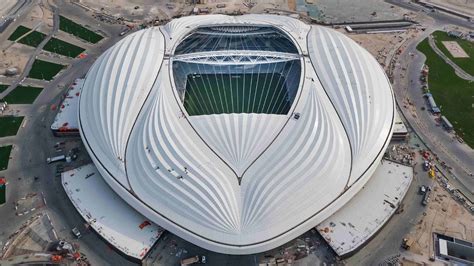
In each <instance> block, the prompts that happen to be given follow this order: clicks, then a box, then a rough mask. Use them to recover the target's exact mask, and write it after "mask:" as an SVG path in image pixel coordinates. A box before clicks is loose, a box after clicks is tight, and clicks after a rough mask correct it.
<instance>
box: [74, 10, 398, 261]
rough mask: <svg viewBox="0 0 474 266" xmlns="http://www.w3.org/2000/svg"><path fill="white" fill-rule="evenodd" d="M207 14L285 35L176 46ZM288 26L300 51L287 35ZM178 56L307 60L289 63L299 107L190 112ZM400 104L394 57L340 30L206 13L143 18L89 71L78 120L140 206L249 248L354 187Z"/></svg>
mask: <svg viewBox="0 0 474 266" xmlns="http://www.w3.org/2000/svg"><path fill="white" fill-rule="evenodd" d="M224 26H225V27H233V28H232V29H230V28H226V29H222V28H221V27H224ZM203 27H208V28H209V27H210V28H209V30H208V31H217V32H222V36H224V37H223V38H224V39H225V38H226V37H225V36H231V37H228V38H229V39H231V38H233V37H232V36H235V35H238V36H239V38H242V39H244V41H243V42H245V38H252V37H248V36H251V35H252V34H251V33H247V32H246V31H249V32H250V29H245V27H253V28H254V29H253V30H255V28H258V27H262V28H261V29H259V30H260V32H259V33H261V32H263V31H265V30H267V29H268V28H271V29H275V30H277V31H278V32H271V33H269V34H270V35H268V36H272V38H276V39H278V38H279V39H278V41H279V42H280V43H279V44H278V45H279V46H278V47H277V45H275V47H276V48H275V50H274V51H271V52H265V51H262V50H259V48H258V47H257V46H258V45H256V47H257V48H255V49H254V48H252V49H254V50H253V51H251V49H250V48H248V47H249V46H247V45H249V43H251V42H248V43H245V45H243V46H245V47H243V48H242V49H240V50H239V48H238V47H237V48H235V47H234V48H232V49H230V50H229V49H226V47H227V46H226V47H224V48H222V47H221V46H219V45H220V43H218V42H219V41H220V38H219V39H218V40H217V43H216V44H215V45H214V44H213V46H212V48H213V49H214V50H212V52H211V51H205V50H199V49H201V48H202V47H197V48H196V46H192V48H193V49H184V48H189V47H191V46H189V47H184V48H183V46H181V47H180V55H179V57H178V55H177V54H176V55H175V51H176V48H177V47H178V46H179V45H180V44H181V43H184V42H185V40H187V38H192V37H193V34H200V33H199V31H198V30H197V29H203ZM262 29H263V30H262ZM201 31H204V32H205V31H206V30H201ZM256 31H257V32H258V30H256ZM239 32H240V33H241V32H243V33H242V34H241V35H239ZM206 34H208V33H206ZM262 34H264V33H262ZM265 34H267V33H265ZM282 34H283V35H285V37H284V38H288V40H291V41H290V42H291V43H292V44H291V45H294V47H296V49H297V51H296V50H292V49H291V48H292V47H288V46H285V45H287V44H285V45H283V46H285V47H283V48H282V47H281V45H282V43H284V40H283V41H282V39H284V38H282V37H281V36H278V35H282ZM190 36H191V37H190ZM196 36H197V35H194V37H196ZM275 36H276V37H275ZM196 38H198V37H196ZM211 39H212V38H211ZM251 41H252V43H253V42H258V43H262V45H268V42H267V39H266V40H264V41H262V40H258V37H254V39H252V40H251ZM189 43H194V44H196V43H198V42H196V41H193V42H189ZM234 43H235V42H233V41H229V42H228V45H229V47H230V46H231V45H233V44H234ZM203 45H204V46H206V45H208V46H206V47H207V48H209V47H210V46H209V44H207V43H205V44H203ZM204 46H203V47H204ZM182 48H183V49H182ZM260 48H261V47H260ZM272 48H273V47H272ZM219 49H220V50H219ZM282 49H283V50H284V49H286V50H285V52H282ZM255 50H256V51H258V53H256V52H255ZM266 53H268V54H266ZM184 55H185V56H184ZM183 58H185V59H183ZM180 60H187V62H188V63H186V64H188V65H193V66H197V67H195V68H194V70H186V71H188V72H186V73H187V74H188V76H187V78H188V79H189V78H190V77H191V76H192V78H193V79H194V78H195V77H198V78H199V77H200V76H199V75H200V74H207V73H208V72H206V71H211V70H212V71H216V72H215V73H214V74H217V73H219V75H221V74H222V71H223V70H222V69H224V68H223V67H222V68H219V64H221V65H226V67H228V68H227V69H229V71H230V72H229V73H230V74H231V75H237V74H236V73H237V72H236V71H237V69H241V70H242V71H250V70H249V69H252V64H253V65H254V66H256V65H258V71H261V68H263V69H264V70H263V71H266V72H265V73H266V74H265V75H267V76H268V75H270V74H268V73H269V69H270V67H269V66H271V67H273V69H276V68H277V67H278V68H280V69H281V71H287V70H288V69H290V67H288V66H287V65H284V64H285V62H290V61H291V60H292V61H291V62H292V63H291V67H293V63H294V62H296V64H295V65H297V64H298V65H300V68H299V69H300V70H298V71H296V70H288V72H287V73H297V75H296V77H298V75H299V78H298V79H297V80H296V79H295V80H293V81H292V82H288V81H287V82H286V85H287V86H288V87H291V86H292V84H293V85H294V86H295V88H296V89H295V94H294V95H293V96H292V95H290V94H291V93H290V92H288V95H287V98H285V99H287V100H288V102H286V103H288V104H289V111H288V112H284V113H279V114H276V113H269V112H266V111H265V112H264V111H256V112H254V111H249V112H227V111H222V112H221V113H217V112H215V111H214V113H212V112H211V113H208V114H204V115H195V114H194V115H192V114H191V115H190V113H189V112H190V109H187V108H185V106H184V105H185V104H186V98H185V97H190V96H183V95H186V94H183V90H180V89H179V88H182V87H180V86H181V85H179V84H180V83H184V82H183V81H184V80H185V79H186V78H184V79H180V78H176V77H174V75H178V68H177V67H175V66H177V65H178V64H180V62H181V61H180ZM249 62H251V63H249ZM279 64H280V65H279ZM208 65H212V66H209V67H207V68H206V69H203V66H208ZM216 65H217V66H216ZM234 65H235V66H237V67H235V68H232V66H234ZM249 65H250V66H249ZM189 69H191V68H189ZM196 69H199V73H197V72H196V71H195V70H196ZM218 69H220V70H218ZM256 69H257V68H256V67H254V68H253V70H251V71H252V72H251V75H250V76H248V77H250V78H254V76H252V75H257V74H260V73H257V72H258V71H257V70H256ZM265 69H266V70H265ZM192 71H194V72H192ZM253 71H255V72H253ZM292 71H293V72H292ZM204 72H205V73H204ZM249 73H250V72H249ZM226 74H227V73H226ZM196 75H197V76H196ZM262 75H264V74H262ZM279 75H283V74H281V73H280V74H279ZM267 76H265V82H266V78H267ZM294 76H295V75H293V74H291V77H290V75H288V76H286V78H287V80H288V79H292V77H294ZM242 77H244V76H242ZM245 77H247V76H245ZM245 77H244V78H245ZM271 77H272V78H273V74H271ZM208 82H209V79H208ZM236 82H240V81H236ZM232 84H234V83H232ZM236 84H238V83H236ZM243 84H245V80H244V83H243ZM270 84H272V83H271V81H270ZM186 88H187V87H186ZM242 91H243V90H242ZM288 91H289V89H288ZM206 93H207V92H206ZM183 97H184V104H183ZM219 97H220V96H219ZM249 97H251V96H249ZM272 98H273V95H272ZM219 99H221V98H219ZM229 99H230V98H229ZM244 99H245V98H244ZM214 101H216V100H215V99H214ZM242 101H244V100H242ZM217 102H219V100H217ZM257 107H258V106H257ZM242 108H243V107H242ZM394 108H395V107H394V101H393V95H392V91H391V88H390V84H389V81H388V79H387V78H386V76H385V73H384V71H383V69H382V68H381V67H380V65H379V64H378V63H377V61H376V60H375V59H374V58H373V57H372V56H371V55H370V54H369V53H368V52H367V51H366V50H364V49H363V48H361V47H360V46H359V45H357V44H356V43H355V42H354V41H352V40H350V39H349V38H347V37H346V36H344V35H343V34H341V33H339V32H336V31H334V30H332V29H328V28H324V27H320V26H310V25H307V24H304V23H303V22H301V21H299V20H296V19H293V18H290V17H285V16H272V15H244V16H225V15H207V16H192V17H183V18H180V19H176V20H173V21H171V22H169V23H168V24H166V25H165V26H161V27H154V28H149V29H145V30H141V31H138V32H136V33H133V34H131V35H129V36H127V37H126V38H124V39H123V40H121V41H120V42H118V43H117V44H116V45H114V46H113V47H112V48H110V49H109V50H107V51H106V52H105V53H104V54H103V55H102V56H100V57H99V58H98V59H97V61H96V62H95V64H94V65H93V66H92V67H91V69H90V71H89V73H88V74H87V76H86V79H85V82H84V87H83V90H82V94H81V98H80V106H79V109H80V110H79V123H80V132H81V136H82V138H83V140H84V143H85V144H86V147H87V149H88V151H89V153H90V154H91V157H92V159H93V161H94V163H95V164H96V166H97V168H98V170H99V172H100V173H101V175H102V176H103V177H104V179H105V181H106V182H107V183H108V184H109V185H110V186H111V187H112V188H113V189H114V190H115V191H116V192H117V194H118V195H120V196H121V197H122V198H123V199H124V200H125V201H126V202H128V203H129V204H130V205H131V206H132V207H133V208H135V209H136V210H137V211H138V212H140V213H141V214H143V215H144V216H146V217H147V218H148V219H150V220H152V221H153V222H155V223H157V224H159V225H161V226H162V227H164V228H165V229H167V230H169V231H171V232H172V233H174V234H177V235H179V236H181V237H183V238H184V239H186V240H188V241H190V242H193V243H195V244H197V245H199V246H202V247H204V248H207V249H210V250H213V251H217V252H221V253H230V254H249V253H257V252H261V251H265V250H269V249H271V248H274V247H277V246H279V245H281V244H284V243H286V242H288V241H290V240H292V239H294V238H295V237H297V236H299V235H300V234H302V233H304V232H305V231H307V230H309V229H311V228H312V227H314V226H316V225H317V224H319V223H321V222H322V221H323V220H325V219H326V218H328V217H329V216H330V215H332V214H333V213H335V212H336V211H337V210H338V209H340V208H341V207H342V206H344V205H345V204H346V203H347V202H348V201H350V200H351V198H352V197H353V196H354V195H355V194H356V193H357V192H358V191H359V190H360V189H361V188H362V186H364V184H365V183H366V182H367V181H368V180H369V178H370V177H371V175H372V173H373V172H374V171H375V169H376V167H377V166H378V164H379V163H380V159H381V157H382V156H383V153H384V151H385V149H386V147H387V145H388V143H389V141H390V137H391V134H392V130H393V129H392V128H393V123H394V121H393V120H394V112H395V109H394ZM258 110H262V109H258ZM188 111H189V112H188Z"/></svg>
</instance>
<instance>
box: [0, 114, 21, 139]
mask: <svg viewBox="0 0 474 266" xmlns="http://www.w3.org/2000/svg"><path fill="white" fill-rule="evenodd" d="M22 121H23V116H2V117H0V137H6V136H15V135H16V132H18V128H20V125H21V122H22Z"/></svg>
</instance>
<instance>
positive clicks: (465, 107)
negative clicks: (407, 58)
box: [417, 39, 474, 147]
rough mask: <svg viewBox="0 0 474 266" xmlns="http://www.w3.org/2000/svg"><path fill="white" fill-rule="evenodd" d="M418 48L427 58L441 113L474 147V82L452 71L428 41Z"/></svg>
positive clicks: (433, 92) (430, 86) (433, 89)
mask: <svg viewBox="0 0 474 266" xmlns="http://www.w3.org/2000/svg"><path fill="white" fill-rule="evenodd" d="M417 49H418V50H419V51H420V52H422V53H423V54H425V56H426V64H427V65H428V66H429V68H430V72H429V77H428V82H429V89H430V92H431V93H432V94H433V97H434V99H435V101H436V103H437V104H438V105H439V106H440V107H441V112H442V114H443V115H445V116H446V117H447V118H448V120H449V121H450V122H451V124H453V126H454V128H455V129H456V132H457V133H458V134H459V135H460V136H462V137H463V139H464V141H465V142H466V143H467V144H468V145H469V146H471V147H474V108H473V104H474V82H468V81H466V80H464V79H461V78H459V77H458V76H457V75H456V74H455V73H454V70H453V68H452V67H451V66H450V65H448V64H446V62H444V60H443V59H442V58H440V57H439V56H438V55H437V54H436V53H435V52H434V51H433V49H431V47H430V45H429V43H428V40H427V39H425V40H423V41H422V42H421V43H420V44H418V46H417Z"/></svg>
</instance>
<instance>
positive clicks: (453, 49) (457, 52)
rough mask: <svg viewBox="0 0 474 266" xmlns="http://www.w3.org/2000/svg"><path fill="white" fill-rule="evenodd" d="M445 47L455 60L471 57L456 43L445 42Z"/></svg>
mask: <svg viewBox="0 0 474 266" xmlns="http://www.w3.org/2000/svg"><path fill="white" fill-rule="evenodd" d="M442 43H443V45H444V47H446V49H448V51H449V53H450V54H451V55H452V56H453V57H454V58H469V55H468V54H467V53H466V51H464V49H462V47H461V45H459V43H458V42H456V41H443V42H442Z"/></svg>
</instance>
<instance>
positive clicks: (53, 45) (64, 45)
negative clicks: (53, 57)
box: [43, 38, 85, 57]
mask: <svg viewBox="0 0 474 266" xmlns="http://www.w3.org/2000/svg"><path fill="white" fill-rule="evenodd" d="M43 49H44V50H46V51H49V52H53V53H57V54H60V55H65V56H69V57H76V56H78V55H80V54H81V53H82V52H84V50H85V49H83V48H81V47H79V46H76V45H74V44H70V43H68V42H65V41H62V40H60V39H56V38H51V40H49V41H48V43H46V45H45V46H44V47H43Z"/></svg>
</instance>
